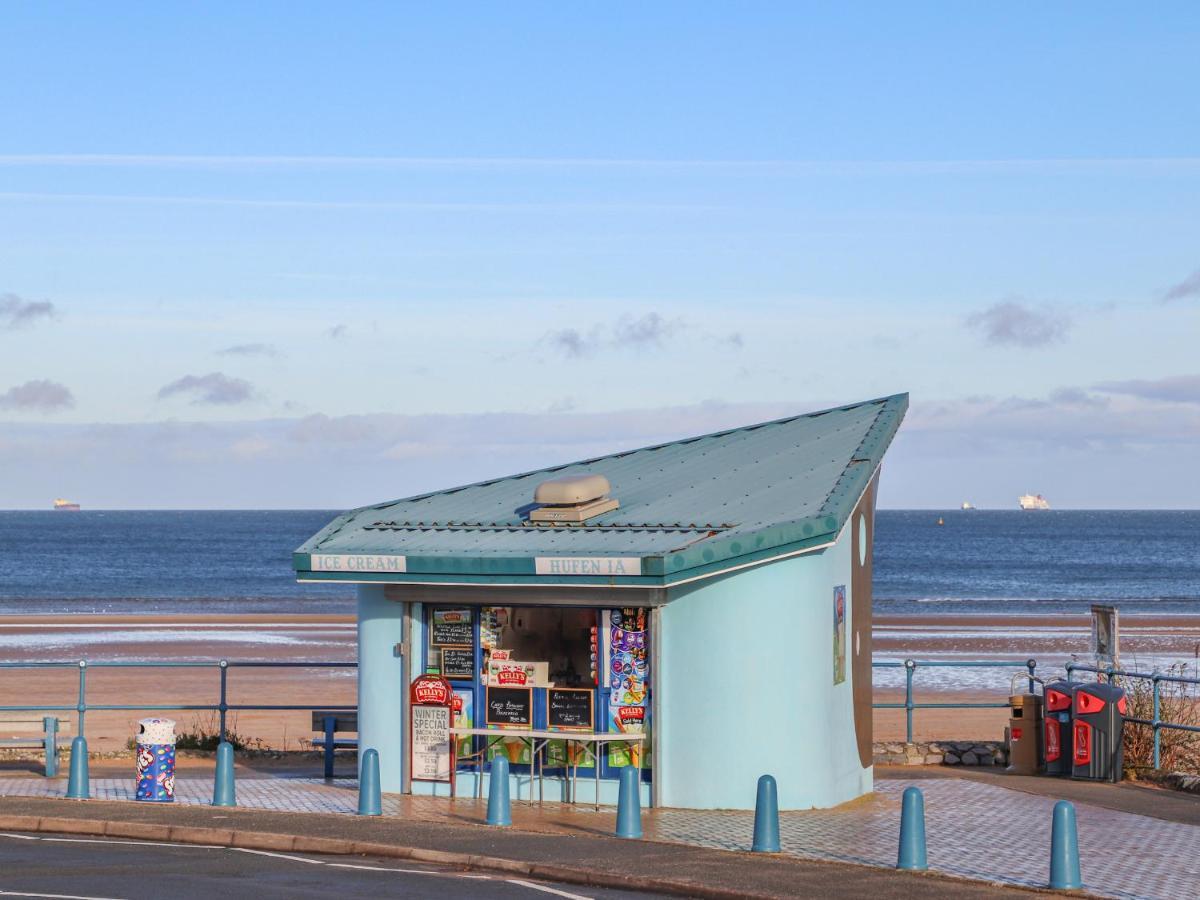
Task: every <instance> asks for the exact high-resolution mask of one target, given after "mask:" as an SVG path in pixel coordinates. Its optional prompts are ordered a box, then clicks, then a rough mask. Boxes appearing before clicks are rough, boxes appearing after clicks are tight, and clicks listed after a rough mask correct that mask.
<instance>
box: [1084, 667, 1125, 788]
mask: <svg viewBox="0 0 1200 900" xmlns="http://www.w3.org/2000/svg"><path fill="white" fill-rule="evenodd" d="M1126 708H1127V706H1126V700H1125V691H1124V690H1123V689H1122V688H1119V687H1117V686H1116V685H1112V684H1103V683H1100V682H1097V683H1096V684H1079V685H1075V694H1074V697H1073V698H1072V713H1073V715H1072V722H1071V746H1070V753H1071V777H1072V778H1080V779H1087V780H1089V781H1120V780H1121V777H1122V774H1123V770H1124V762H1125V752H1124V748H1123V741H1122V732H1123V730H1124V727H1125V711H1126Z"/></svg>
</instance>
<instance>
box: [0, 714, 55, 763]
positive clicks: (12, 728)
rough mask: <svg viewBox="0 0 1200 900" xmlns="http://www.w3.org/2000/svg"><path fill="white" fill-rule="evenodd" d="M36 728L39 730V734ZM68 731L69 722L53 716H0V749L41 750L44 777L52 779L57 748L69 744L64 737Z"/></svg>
mask: <svg viewBox="0 0 1200 900" xmlns="http://www.w3.org/2000/svg"><path fill="white" fill-rule="evenodd" d="M38 728H41V732H40V733H39V732H38V730H37V729H38ZM70 730H71V723H70V722H65V721H62V720H60V719H58V718H56V717H55V716H42V717H41V718H37V717H30V716H28V715H25V714H21V715H19V716H6V715H0V747H18V748H28V749H37V748H38V747H41V748H43V750H44V752H45V754H46V777H47V778H53V777H54V776H56V775H57V774H58V748H59V746H61V745H62V744H69V743H70V742H71V739H70V738H69V737H67V736H66V735H65V732H69V731H70Z"/></svg>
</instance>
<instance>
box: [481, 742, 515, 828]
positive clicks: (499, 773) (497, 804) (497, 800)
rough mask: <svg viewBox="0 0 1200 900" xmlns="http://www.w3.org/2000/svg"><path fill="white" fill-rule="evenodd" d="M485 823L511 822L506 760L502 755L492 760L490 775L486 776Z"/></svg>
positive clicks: (509, 823)
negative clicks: (486, 803)
mask: <svg viewBox="0 0 1200 900" xmlns="http://www.w3.org/2000/svg"><path fill="white" fill-rule="evenodd" d="M487 823H488V824H489V825H511V824H512V808H511V807H510V805H509V802H508V760H507V759H505V758H504V757H503V756H497V757H496V758H494V759H493V760H492V771H491V777H490V778H488V808H487Z"/></svg>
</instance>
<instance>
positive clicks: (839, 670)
mask: <svg viewBox="0 0 1200 900" xmlns="http://www.w3.org/2000/svg"><path fill="white" fill-rule="evenodd" d="M845 680H846V586H845V585H844V584H839V585H838V586H837V587H835V588H834V589H833V683H834V684H841V683H842V682H843V681H845Z"/></svg>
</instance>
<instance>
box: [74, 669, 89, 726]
mask: <svg viewBox="0 0 1200 900" xmlns="http://www.w3.org/2000/svg"><path fill="white" fill-rule="evenodd" d="M75 708H76V710H77V711H78V713H79V715H78V716H77V717H76V723H75V724H76V726H77V727H76V728H75V733H76V734H77V735H78V736H79V737H83V736H84V734H83V718H84V714H85V713H86V712H87V660H86V659H81V660H80V661H79V704H78V705H77V706H76V707H75Z"/></svg>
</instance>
